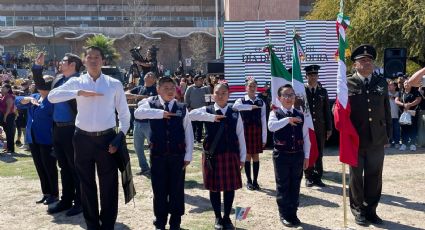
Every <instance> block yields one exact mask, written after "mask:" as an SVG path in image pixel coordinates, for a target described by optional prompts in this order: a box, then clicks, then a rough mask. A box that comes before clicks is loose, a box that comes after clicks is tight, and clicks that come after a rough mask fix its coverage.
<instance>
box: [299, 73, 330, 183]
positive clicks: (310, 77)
mask: <svg viewBox="0 0 425 230" xmlns="http://www.w3.org/2000/svg"><path fill="white" fill-rule="evenodd" d="M319 69H320V66H318V65H309V66H306V67H305V68H304V70H305V74H306V79H307V84H306V85H305V91H306V94H307V101H308V105H309V108H310V112H311V116H312V117H313V124H314V132H315V133H316V140H317V147H318V150H319V157H318V158H317V160H316V162H315V164H314V166H312V167H309V168H307V169H306V170H305V171H304V174H305V178H306V180H305V185H306V187H312V186H313V185H317V186H319V187H324V186H325V184H324V183H323V182H322V175H323V161H322V158H323V149H324V147H325V140H327V139H328V138H329V137H330V136H331V134H332V121H331V111H330V108H329V97H328V91H327V90H326V89H325V88H323V87H322V85H321V84H320V83H319V82H318V78H319Z"/></svg>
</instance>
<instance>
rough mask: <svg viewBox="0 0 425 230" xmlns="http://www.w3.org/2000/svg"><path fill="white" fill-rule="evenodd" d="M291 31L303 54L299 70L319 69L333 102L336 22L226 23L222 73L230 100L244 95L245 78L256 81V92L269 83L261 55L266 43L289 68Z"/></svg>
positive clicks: (266, 60) (266, 59)
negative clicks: (314, 66) (312, 67)
mask: <svg viewBox="0 0 425 230" xmlns="http://www.w3.org/2000/svg"><path fill="white" fill-rule="evenodd" d="M294 30H295V31H296V32H297V33H298V34H300V35H301V37H302V41H301V44H302V46H303V48H304V51H305V53H306V57H305V59H304V61H302V63H301V68H304V66H306V65H311V64H317V65H320V66H321V69H320V71H319V81H320V82H321V83H322V85H323V86H324V87H325V88H326V89H327V90H328V93H329V97H330V98H331V99H334V98H335V95H336V73H337V69H338V65H337V62H336V60H335V51H336V49H337V47H338V39H337V36H336V28H335V21H299V20H297V21H293V20H291V21H243V22H231V21H229V22H224V72H225V77H226V80H227V81H228V82H229V85H230V87H231V96H230V99H231V100H235V99H236V98H239V97H241V96H242V95H243V94H244V84H245V77H246V76H253V77H254V78H255V79H256V80H257V81H258V83H259V91H261V90H262V86H263V85H264V84H265V83H266V82H270V62H269V57H268V55H267V54H266V53H264V52H263V47H264V46H265V45H267V44H268V43H269V41H270V43H271V44H272V45H274V48H275V52H276V54H277V56H278V57H279V58H280V59H281V61H282V63H283V64H284V65H285V66H286V68H287V69H288V68H290V67H291V64H292V60H291V55H292V53H291V52H292V38H293V36H294V33H293V31H294ZM303 73H304V70H303ZM304 82H306V80H305V79H304Z"/></svg>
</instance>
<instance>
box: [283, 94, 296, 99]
mask: <svg viewBox="0 0 425 230" xmlns="http://www.w3.org/2000/svg"><path fill="white" fill-rule="evenodd" d="M280 96H281V97H283V98H285V99H292V98H294V97H295V94H293V93H291V94H282V95H280Z"/></svg>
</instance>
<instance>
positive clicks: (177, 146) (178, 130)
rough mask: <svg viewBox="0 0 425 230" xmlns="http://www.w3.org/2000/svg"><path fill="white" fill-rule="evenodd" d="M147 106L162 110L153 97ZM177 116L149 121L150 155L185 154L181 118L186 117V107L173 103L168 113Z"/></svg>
mask: <svg viewBox="0 0 425 230" xmlns="http://www.w3.org/2000/svg"><path fill="white" fill-rule="evenodd" d="M149 105H150V107H151V108H153V109H162V110H164V106H162V105H161V103H160V101H159V98H158V96H155V97H154V98H153V99H152V101H150V102H149ZM170 112H171V113H175V114H176V115H177V116H172V117H171V118H170V119H151V120H149V122H150V126H151V130H152V133H151V136H150V145H149V148H150V151H151V154H152V155H184V154H185V153H186V143H185V132H184V127H183V118H184V116H186V106H185V105H184V104H183V103H178V102H177V101H176V102H174V105H173V108H172V109H171V111H170Z"/></svg>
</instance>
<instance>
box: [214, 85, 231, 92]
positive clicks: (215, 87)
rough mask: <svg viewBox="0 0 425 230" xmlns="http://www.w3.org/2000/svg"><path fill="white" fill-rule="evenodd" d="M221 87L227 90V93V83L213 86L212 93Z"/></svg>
mask: <svg viewBox="0 0 425 230" xmlns="http://www.w3.org/2000/svg"><path fill="white" fill-rule="evenodd" d="M221 87H224V88H225V89H227V91H229V85H228V84H227V83H218V84H217V85H215V86H214V91H215V90H216V89H220V88H221Z"/></svg>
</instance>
